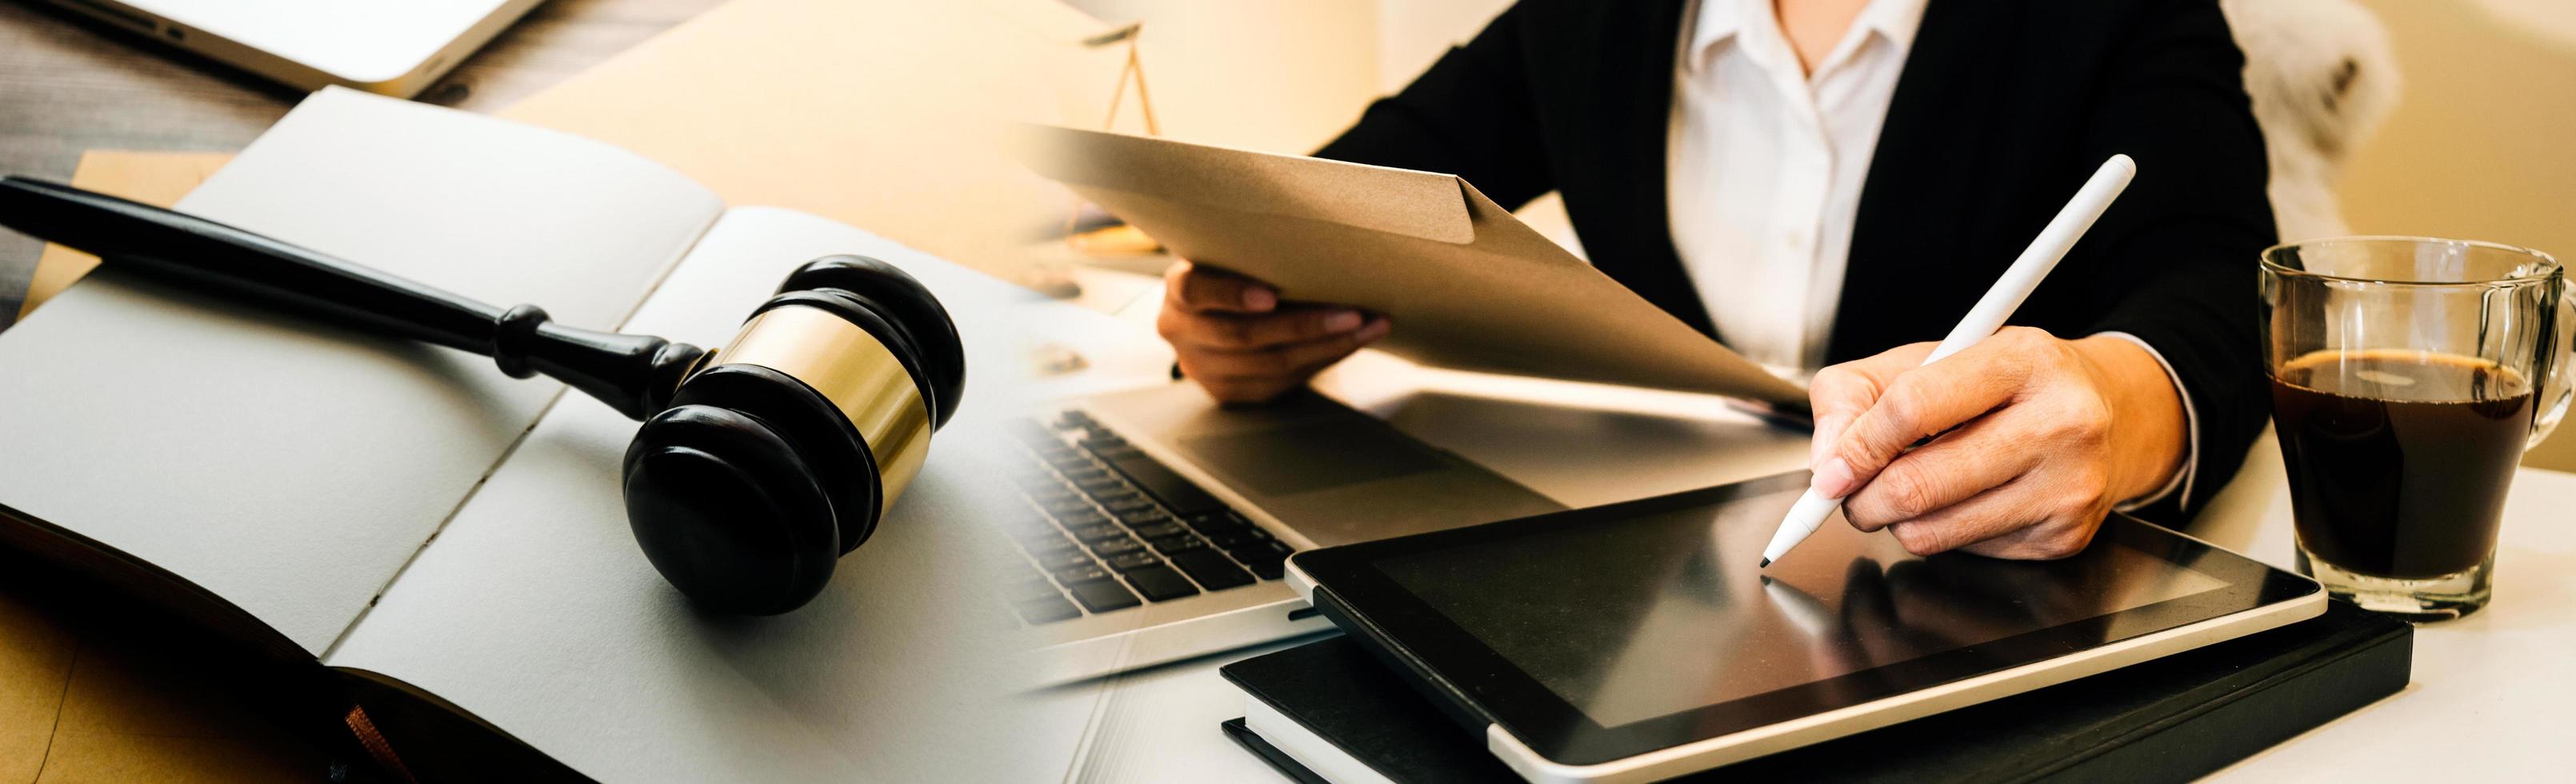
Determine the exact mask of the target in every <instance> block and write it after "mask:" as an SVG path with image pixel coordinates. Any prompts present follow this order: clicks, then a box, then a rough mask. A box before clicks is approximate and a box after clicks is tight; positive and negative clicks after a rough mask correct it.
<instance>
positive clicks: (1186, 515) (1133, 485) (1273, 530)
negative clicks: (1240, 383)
mask: <svg viewBox="0 0 2576 784" xmlns="http://www.w3.org/2000/svg"><path fill="white" fill-rule="evenodd" d="M1017 440H1018V441H1019V443H1020V444H1021V445H1022V446H1023V447H1024V448H1028V449H1029V450H1030V451H1029V453H1028V454H1027V455H1025V457H1026V458H1028V459H1029V463H1030V465H1037V464H1045V465H1046V466H1047V468H1045V469H1044V470H1025V471H1024V473H1021V474H1020V475H1018V476H1016V477H1015V481H1016V482H1017V483H1018V484H1019V486H1020V487H1022V488H1023V490H1024V491H1027V490H1029V489H1030V488H1035V490H1036V491H1035V492H1032V493H1031V494H1030V495H1029V500H1030V502H1031V504H1032V508H1033V511H1034V512H1035V513H1034V514H1032V515H1031V518H1030V519H1027V520H1021V521H1016V522H1015V523H1014V525H1013V526H1012V531H1011V532H1012V533H1013V536H1014V537H1015V539H1017V540H1018V541H1020V542H1021V543H1022V555H1024V556H1027V557H1029V559H1030V562H1031V563H1030V565H1031V567H1032V568H1031V569H1030V570H1029V574H1027V575H1021V576H1019V577H1018V579H1019V581H1020V582H1019V583H1018V585H1017V586H1016V588H1015V590H1014V601H1017V602H1023V603H1024V604H1023V605H1022V606H1023V607H1024V608H1026V609H1024V610H1023V612H1022V616H1023V618H1024V620H1027V621H1028V622H1029V625H1030V631H1031V633H1032V634H1033V635H1034V636H1035V638H1036V640H1037V645H1038V647H1040V648H1041V651H1040V655H1039V657H1038V659H1039V665H1038V666H1039V667H1040V669H1041V672H1040V673H1039V674H1038V681H1039V682H1041V683H1046V684H1055V683H1065V682H1070V681H1075V680H1081V679H1085V678H1092V677H1098V676H1102V675H1107V674H1112V673H1117V672H1122V671H1126V670H1131V669H1135V668H1140V667H1146V666H1150V665H1154V664H1160V663H1164V662H1171V661H1177V660H1181V659H1188V658H1193V657H1197V656H1202V655H1206V654H1211V653H1217V652H1221V651H1226V650H1232V649H1235V648H1241V647H1244V646H1248V645H1256V644H1260V643H1264V642H1269V641H1273V640H1280V639H1285V638H1289V637H1294V636H1298V635H1301V634H1307V633H1312V632H1319V631H1323V630H1325V629H1329V628H1331V624H1330V623H1328V622H1327V621H1325V620H1324V619H1323V618H1321V617H1320V616H1318V615H1316V613H1315V612H1314V611H1313V610H1312V609H1310V608H1308V607H1307V606H1306V604H1305V602H1303V601H1301V600H1299V599H1298V598H1297V595H1296V593H1295V592H1294V591H1293V590H1290V589H1289V587H1288V585H1287V584H1286V583H1285V582H1283V581H1282V580H1281V579H1279V577H1280V573H1279V570H1278V567H1277V565H1276V563H1277V559H1282V558H1285V557H1286V554H1287V553H1288V552H1292V551H1295V550H1303V549H1308V548H1313V547H1324V546H1331V545H1336V544H1346V543H1350V542H1357V541H1362V540H1366V539H1376V538H1384V537H1390V536H1400V535H1404V534H1411V533H1419V532H1423V531H1432V530H1440V529H1445V528H1454V527H1458V526H1463V525H1474V524H1478V523H1486V522H1493V521H1497V520H1506V519H1511V518H1516V517H1525V516H1529V515H1534V514H1543V513H1546V512H1552V511H1558V510H1562V509H1564V508H1565V507H1564V506H1563V505H1561V504H1558V503H1556V502H1555V501H1551V500H1549V499H1548V498H1547V497H1545V496H1542V495H1540V494H1538V493H1537V492H1535V491H1532V490H1530V489H1529V488H1527V487H1524V486H1522V485H1520V484H1518V483H1515V482H1513V481H1511V480H1509V479H1505V478H1503V477H1502V476H1501V475H1499V474H1496V473H1494V472H1492V471H1490V470H1487V469H1485V468H1483V467H1481V466H1478V465H1476V464H1474V463H1471V462H1468V461H1467V460H1465V459H1462V458H1459V457H1458V456H1456V455H1452V454H1449V453H1447V452H1444V451H1441V450H1438V449H1435V448H1432V447H1430V446H1428V445H1425V444H1423V443H1422V442H1420V441H1418V440H1416V439H1414V438H1412V437H1410V436H1406V435H1404V434H1402V433H1400V432H1398V431H1396V429H1395V428H1393V427H1392V426H1389V425H1388V424H1386V423H1385V422H1382V421H1379V420H1378V419H1376V418H1374V417H1371V416H1369V415H1367V414H1364V413H1361V412H1359V411H1355V410H1352V409H1351V408H1349V407H1347V406H1344V405H1342V404H1340V403H1338V402H1335V401H1332V400H1330V399H1327V398H1325V397H1323V396H1321V395H1317V394H1314V393H1311V392H1301V393H1298V394H1296V395H1292V396H1291V397H1290V398H1289V399H1287V400H1284V401H1281V402H1278V403H1274V404H1271V405H1266V406H1260V407H1245V408H1235V407H1221V406H1218V405H1216V404H1215V403H1214V402H1212V401H1211V400H1210V399H1209V398H1208V397H1207V395H1206V394H1205V393H1203V392H1201V391H1199V389H1198V388H1197V387H1196V386H1195V385H1192V384H1188V383H1176V384H1172V385H1168V386H1161V387H1155V388H1150V389H1143V390H1136V391H1130V392H1120V393H1113V394H1107V395H1100V396H1095V397H1091V398H1086V399H1083V400H1080V401H1078V402H1075V403H1072V404H1068V405H1062V406H1058V407H1054V408H1050V409H1048V410H1046V411H1043V412H1041V415H1040V416H1039V417H1037V418H1036V420H1035V421H1033V422H1030V423H1027V424H1026V425H1024V426H1022V427H1021V428H1020V434H1019V438H1018V439H1017ZM1041 452H1043V453H1045V454H1043V455H1041V454H1039V453H1041ZM1158 466H1159V467H1160V468H1163V469H1168V471H1169V474H1168V475H1165V474H1160V473H1158V472H1157V467H1158ZM1174 479H1177V480H1179V481H1180V482H1182V483H1185V484H1186V486H1182V485H1176V484H1174V483H1173V480H1174ZM1193 489H1195V490H1198V491H1203V492H1204V496H1198V495H1194V494H1193V493H1192V490H1193ZM1095 491H1097V492H1095ZM1137 495H1141V496H1146V497H1149V498H1151V499H1153V500H1155V501H1156V502H1157V503H1156V504H1154V505H1153V506H1152V507H1147V506H1146V505H1145V504H1143V503H1141V502H1138V501H1136V500H1134V496H1137ZM1211 505H1217V506H1221V507H1222V509H1217V510H1213V511H1212V510H1210V509H1209V507H1210V506H1211ZM1049 510H1053V511H1054V512H1060V513H1062V514H1052V515H1051V514H1050V511H1049ZM1103 520H1106V522H1102V521H1103ZM1041 523H1043V524H1047V525H1041ZM1247 524H1248V525H1247ZM1247 527H1248V529H1249V530H1246V528H1247ZM1050 528H1052V531H1050V530H1049V529H1050ZM1131 540H1132V542H1131ZM1138 543H1141V544H1142V546H1141V547H1138V546H1136V544H1138ZM1220 553H1221V554H1222V557H1220V555H1218V554H1220ZM1176 574H1177V575H1178V576H1179V577H1181V578H1186V579H1187V582H1186V583H1184V582H1182V581H1181V580H1180V579H1176V578H1175V576H1174V575H1176ZM1041 575H1042V576H1044V579H1038V578H1037V577H1036V576H1041ZM1247 577H1248V578H1249V579H1246V578H1247ZM1117 589H1123V593H1124V594H1126V595H1129V596H1131V597H1132V599H1131V598H1121V595H1122V591H1121V590H1117ZM1192 589H1194V590H1192ZM1050 592H1052V593H1050ZM1059 599H1060V600H1059ZM1131 601H1132V603H1131Z"/></svg>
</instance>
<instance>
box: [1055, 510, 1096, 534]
mask: <svg viewBox="0 0 2576 784" xmlns="http://www.w3.org/2000/svg"><path fill="white" fill-rule="evenodd" d="M1055 519H1056V522H1059V523H1063V524H1064V527H1065V528H1066V529H1074V528H1081V527H1083V526H1086V525H1095V524H1099V523H1106V522H1109V516H1108V515H1105V514H1101V513H1100V510H1097V509H1093V508H1091V507H1088V506H1086V507H1083V508H1081V509H1077V510H1074V511H1071V512H1065V513H1062V514H1058V515H1056V516H1055Z"/></svg>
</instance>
